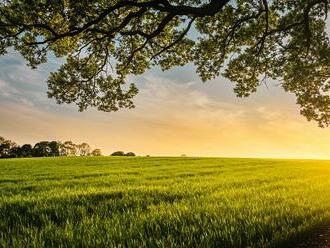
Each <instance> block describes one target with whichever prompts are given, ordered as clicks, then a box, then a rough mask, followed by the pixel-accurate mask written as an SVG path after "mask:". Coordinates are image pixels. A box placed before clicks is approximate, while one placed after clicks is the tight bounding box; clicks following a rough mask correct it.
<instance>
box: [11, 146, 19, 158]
mask: <svg viewBox="0 0 330 248" xmlns="http://www.w3.org/2000/svg"><path fill="white" fill-rule="evenodd" d="M8 157H9V158H21V157H22V150H21V147H19V146H14V147H12V148H11V149H10V150H9V156H8Z"/></svg>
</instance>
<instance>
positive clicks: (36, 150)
mask: <svg viewBox="0 0 330 248" xmlns="http://www.w3.org/2000/svg"><path fill="white" fill-rule="evenodd" d="M33 156H34V157H49V156H52V149H51V148H50V142H49V141H40V142H38V143H37V144H35V145H34V147H33Z"/></svg>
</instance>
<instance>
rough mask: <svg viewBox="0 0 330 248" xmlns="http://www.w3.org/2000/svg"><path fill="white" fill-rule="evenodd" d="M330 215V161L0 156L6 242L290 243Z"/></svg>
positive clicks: (0, 233)
mask: <svg viewBox="0 0 330 248" xmlns="http://www.w3.org/2000/svg"><path fill="white" fill-rule="evenodd" d="M329 217H330V161H313V160H272V159H221V158H154V157H145V158H142V157H141V158H139V157H136V158H113V157H112V158H111V157H95V158H92V157H85V158H83V157H80V158H69V157H66V158H38V159H36V158H32V159H4V160H0V246H1V247H86V246H89V247H195V246H198V247H285V246H288V245H289V244H292V243H293V242H294V241H297V240H301V239H303V238H304V237H307V236H308V234H309V233H310V232H312V231H313V230H315V228H317V227H318V226H319V225H321V224H323V223H325V222H327V221H328V220H329Z"/></svg>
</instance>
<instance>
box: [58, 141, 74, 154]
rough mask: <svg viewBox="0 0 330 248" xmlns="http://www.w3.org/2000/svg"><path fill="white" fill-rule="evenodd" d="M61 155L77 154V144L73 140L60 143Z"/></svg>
mask: <svg viewBox="0 0 330 248" xmlns="http://www.w3.org/2000/svg"><path fill="white" fill-rule="evenodd" d="M59 149H60V155H61V156H76V155H77V146H76V145H75V144H74V143H73V142H72V141H65V142H64V143H63V144H61V145H60V148H59Z"/></svg>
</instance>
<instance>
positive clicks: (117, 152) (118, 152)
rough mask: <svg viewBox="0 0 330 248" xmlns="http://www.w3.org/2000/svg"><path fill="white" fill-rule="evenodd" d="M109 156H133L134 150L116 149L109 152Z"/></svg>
mask: <svg viewBox="0 0 330 248" xmlns="http://www.w3.org/2000/svg"><path fill="white" fill-rule="evenodd" d="M111 156H127V157H134V156H135V153H134V152H127V153H125V152H123V151H116V152H114V153H112V154H111Z"/></svg>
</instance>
